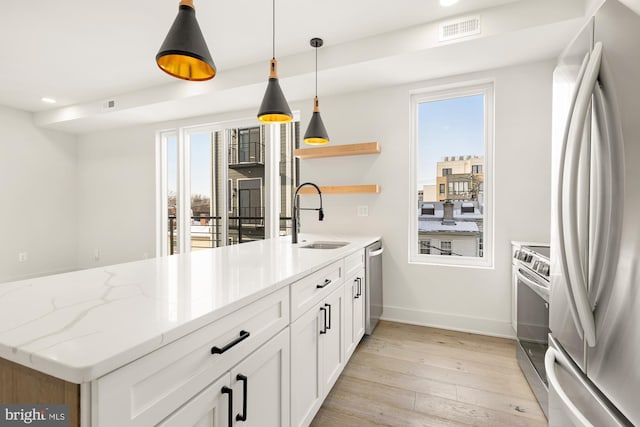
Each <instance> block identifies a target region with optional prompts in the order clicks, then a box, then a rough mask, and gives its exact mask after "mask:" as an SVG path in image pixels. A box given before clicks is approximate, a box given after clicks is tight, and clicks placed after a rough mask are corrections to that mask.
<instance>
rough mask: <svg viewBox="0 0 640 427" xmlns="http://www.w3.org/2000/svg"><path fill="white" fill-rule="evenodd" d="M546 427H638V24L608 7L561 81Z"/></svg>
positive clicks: (560, 69) (613, 2)
mask: <svg viewBox="0 0 640 427" xmlns="http://www.w3.org/2000/svg"><path fill="white" fill-rule="evenodd" d="M552 170H553V179H552V183H553V184H552V185H553V189H552V231H551V237H552V240H551V296H550V314H549V327H550V330H551V334H550V338H549V349H548V351H547V353H546V356H545V366H546V372H547V380H548V383H549V425H550V426H562V427H566V426H572V425H576V426H589V425H593V426H606V427H609V426H617V425H639V426H640V16H639V15H638V11H634V10H632V9H630V8H628V7H627V6H625V5H624V4H622V3H621V2H618V1H617V0H608V1H606V2H604V3H603V4H602V6H601V7H600V8H599V9H598V10H597V11H596V12H595V14H594V16H593V17H592V18H591V19H590V20H589V21H588V22H587V23H586V24H585V26H584V28H583V30H582V31H581V32H580V34H578V35H577V37H576V38H575V39H574V40H573V42H572V43H571V44H570V45H569V46H568V47H567V49H566V50H565V51H564V53H563V54H562V55H561V57H560V59H559V62H558V66H557V67H556V69H555V71H554V76H553V148H552Z"/></svg>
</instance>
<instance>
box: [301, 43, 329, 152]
mask: <svg viewBox="0 0 640 427" xmlns="http://www.w3.org/2000/svg"><path fill="white" fill-rule="evenodd" d="M310 43H311V46H313V47H314V48H315V49H316V96H315V97H314V98H313V115H312V116H311V121H309V127H307V131H306V132H305V133H304V143H305V144H309V145H324V144H328V143H329V135H328V134H327V129H325V127H324V123H322V117H320V106H319V104H318V48H319V47H321V46H322V44H323V42H322V39H319V38H317V37H314V38H312V39H311V42H310Z"/></svg>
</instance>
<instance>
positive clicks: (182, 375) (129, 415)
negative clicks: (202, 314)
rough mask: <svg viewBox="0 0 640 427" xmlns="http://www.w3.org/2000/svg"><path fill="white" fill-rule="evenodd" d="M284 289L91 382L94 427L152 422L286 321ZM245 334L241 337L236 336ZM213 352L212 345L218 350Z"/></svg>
mask: <svg viewBox="0 0 640 427" xmlns="http://www.w3.org/2000/svg"><path fill="white" fill-rule="evenodd" d="M288 292H289V289H288V288H283V289H281V290H279V291H277V292H274V293H273V294H271V295H269V296H266V297H264V298H262V299H260V300H258V301H256V302H254V303H252V304H250V305H248V306H246V307H244V308H241V309H239V310H237V311H235V312H234V313H231V314H229V315H228V316H225V317H223V318H222V319H219V320H217V321H215V322H213V323H211V324H210V325H207V326H205V327H203V328H201V329H199V330H197V331H195V332H193V333H191V334H189V335H187V336H185V337H183V338H180V339H179V340H177V341H174V342H172V343H171V344H168V345H166V346H164V347H162V348H160V349H158V350H156V351H154V352H153V353H150V354H148V355H147V356H144V357H143V358H141V359H138V360H136V361H134V362H132V363H130V364H128V365H126V366H124V367H122V368H120V369H118V370H116V371H114V372H112V373H110V374H108V375H105V376H104V377H102V378H99V379H98V380H97V381H96V382H95V383H94V387H93V390H92V392H93V393H94V396H93V397H94V398H95V402H96V403H97V404H96V405H94V406H93V409H94V413H93V415H95V417H94V421H96V424H97V425H98V426H119V427H125V426H140V427H143V426H144V427H147V426H151V425H155V424H157V423H158V422H160V421H161V420H162V419H164V418H165V417H166V416H168V415H169V414H170V413H172V412H173V411H175V410H176V409H177V408H178V407H180V406H181V405H182V404H184V403H185V402H186V401H187V400H189V399H190V398H191V397H193V396H194V395H195V394H196V393H198V392H199V391H201V390H202V389H204V388H205V387H206V386H207V385H208V384H210V383H211V382H212V381H214V380H215V379H216V378H218V377H220V376H221V375H222V374H223V373H224V372H226V371H227V370H229V369H230V368H231V367H233V366H234V365H235V364H236V363H238V362H239V361H240V360H242V359H243V358H245V357H246V356H247V355H248V354H250V353H251V352H252V351H254V350H255V349H257V348H258V347H259V346H260V345H262V344H263V343H265V342H266V341H268V340H269V339H270V338H271V337H272V336H274V335H275V334H276V333H278V331H280V330H282V329H283V328H285V327H286V326H287V325H288V324H289V293H288ZM241 331H245V332H248V333H249V336H248V337H246V338H245V339H242V340H240V338H241V337H242V336H244V335H246V333H245V334H241ZM234 341H239V342H238V343H237V344H236V345H233V346H231V347H230V348H228V350H226V351H224V353H222V354H212V348H213V347H214V346H215V347H218V348H219V349H220V350H223V349H224V347H225V346H226V345H228V344H231V343H233V342H234Z"/></svg>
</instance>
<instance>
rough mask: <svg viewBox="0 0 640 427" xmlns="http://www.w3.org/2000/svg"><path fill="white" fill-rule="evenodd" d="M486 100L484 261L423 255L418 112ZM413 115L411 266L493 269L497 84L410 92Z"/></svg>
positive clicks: (487, 82)
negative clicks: (424, 106)
mask: <svg viewBox="0 0 640 427" xmlns="http://www.w3.org/2000/svg"><path fill="white" fill-rule="evenodd" d="M474 95H483V96H484V165H483V173H484V182H483V187H484V193H483V194H484V211H483V215H484V216H483V228H484V230H483V234H482V245H483V255H484V256H483V257H466V256H465V257H457V256H456V257H454V256H449V255H434V254H431V255H426V254H421V253H420V247H419V232H418V221H419V215H418V213H419V212H420V209H419V206H418V203H417V199H416V197H415V195H416V191H417V189H418V188H419V186H418V180H417V177H418V144H419V141H418V130H419V129H418V126H419V121H418V110H419V108H418V107H419V104H421V103H423V102H431V101H441V100H446V99H452V98H460V97H466V96H474ZM409 102H410V111H411V120H410V121H411V141H410V144H409V146H410V153H409V155H410V159H412V160H411V165H410V182H409V194H410V198H409V206H410V209H409V222H408V223H409V229H408V262H409V264H424V265H442V266H455V267H468V268H486V269H493V268H494V259H495V256H494V255H495V254H494V241H495V231H494V230H495V227H494V223H495V212H494V192H495V191H494V190H495V185H494V170H495V169H494V159H495V153H494V146H495V80H494V79H485V80H477V81H467V82H459V83H454V84H450V85H442V86H435V87H431V88H423V89H419V90H415V91H410V92H409Z"/></svg>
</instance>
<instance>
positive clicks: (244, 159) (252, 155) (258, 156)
mask: <svg viewBox="0 0 640 427" xmlns="http://www.w3.org/2000/svg"><path fill="white" fill-rule="evenodd" d="M252 165H264V144H262V143H261V142H257V141H255V142H240V143H232V144H231V145H230V146H229V167H242V166H252Z"/></svg>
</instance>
